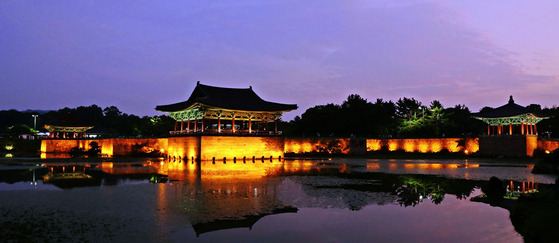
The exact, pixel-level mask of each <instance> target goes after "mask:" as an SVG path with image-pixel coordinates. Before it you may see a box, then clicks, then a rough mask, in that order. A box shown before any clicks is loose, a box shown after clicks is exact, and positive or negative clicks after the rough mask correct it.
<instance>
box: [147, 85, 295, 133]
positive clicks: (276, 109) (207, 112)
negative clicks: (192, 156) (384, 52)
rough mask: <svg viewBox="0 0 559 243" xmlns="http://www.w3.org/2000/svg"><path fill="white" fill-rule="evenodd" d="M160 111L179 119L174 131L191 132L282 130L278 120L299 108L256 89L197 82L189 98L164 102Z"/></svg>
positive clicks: (264, 131)
mask: <svg viewBox="0 0 559 243" xmlns="http://www.w3.org/2000/svg"><path fill="white" fill-rule="evenodd" d="M155 109H156V110H158V111H162V112H166V113H169V115H170V116H171V117H172V118H173V119H175V130H174V131H172V132H171V134H172V135H179V134H191V133H206V134H208V133H209V134H215V133H231V134H256V135H264V134H265V135H275V134H279V132H278V130H277V124H276V121H277V120H278V119H279V118H280V117H281V115H282V114H283V113H284V112H287V111H291V110H295V109H297V105H294V104H280V103H274V102H269V101H265V100H263V99H261V98H260V97H259V96H258V95H257V94H256V93H255V92H254V91H253V90H252V87H249V88H248V89H236V88H222V87H214V86H208V85H203V84H200V82H198V83H197V85H196V88H194V91H193V92H192V94H191V95H190V98H188V100H186V101H183V102H179V103H175V104H170V105H160V106H157V107H156V108H155ZM272 122H273V123H274V124H273V125H270V124H269V123H272Z"/></svg>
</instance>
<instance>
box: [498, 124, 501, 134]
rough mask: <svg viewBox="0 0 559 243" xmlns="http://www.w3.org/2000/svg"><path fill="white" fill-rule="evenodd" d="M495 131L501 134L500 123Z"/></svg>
mask: <svg viewBox="0 0 559 243" xmlns="http://www.w3.org/2000/svg"><path fill="white" fill-rule="evenodd" d="M497 133H498V134H499V135H501V124H499V126H498V127H497Z"/></svg>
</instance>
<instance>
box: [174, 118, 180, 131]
mask: <svg viewBox="0 0 559 243" xmlns="http://www.w3.org/2000/svg"><path fill="white" fill-rule="evenodd" d="M178 123H179V121H177V120H175V132H176V131H177V124H178Z"/></svg>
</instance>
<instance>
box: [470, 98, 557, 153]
mask: <svg viewBox="0 0 559 243" xmlns="http://www.w3.org/2000/svg"><path fill="white" fill-rule="evenodd" d="M535 107H536V106H533V105H530V106H527V107H524V106H521V105H518V104H516V103H514V100H513V98H512V95H511V96H510V99H509V102H508V103H507V104H505V105H503V106H500V107H497V108H485V109H482V110H481V111H480V112H478V113H473V114H472V117H473V118H476V119H479V120H482V121H483V122H485V123H487V135H486V136H480V137H479V153H480V154H481V155H489V156H506V157H525V156H532V155H533V154H534V150H536V149H537V148H538V130H537V127H536V124H537V123H538V122H540V121H541V120H543V119H547V118H549V115H547V114H545V112H543V111H541V110H540V109H535Z"/></svg>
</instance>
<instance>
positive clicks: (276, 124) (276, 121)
mask: <svg viewBox="0 0 559 243" xmlns="http://www.w3.org/2000/svg"><path fill="white" fill-rule="evenodd" d="M274 133H275V134H278V120H274Z"/></svg>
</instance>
